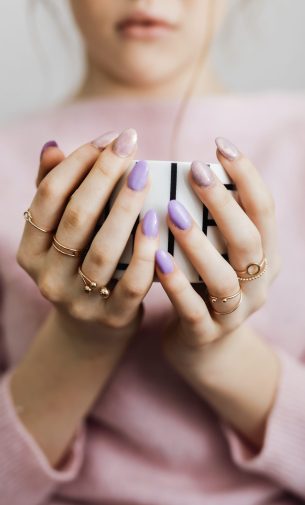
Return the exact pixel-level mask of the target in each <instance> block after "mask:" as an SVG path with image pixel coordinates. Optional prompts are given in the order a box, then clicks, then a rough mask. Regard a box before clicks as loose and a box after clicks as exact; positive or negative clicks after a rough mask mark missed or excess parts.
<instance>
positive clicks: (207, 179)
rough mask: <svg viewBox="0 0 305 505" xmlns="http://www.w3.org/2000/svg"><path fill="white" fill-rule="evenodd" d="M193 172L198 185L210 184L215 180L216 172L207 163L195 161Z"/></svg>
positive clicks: (192, 167) (192, 165)
mask: <svg viewBox="0 0 305 505" xmlns="http://www.w3.org/2000/svg"><path fill="white" fill-rule="evenodd" d="M191 172H192V178H193V180H194V181H195V182H196V184H198V186H210V185H211V184H212V182H213V180H214V174H213V172H212V170H211V168H210V167H209V165H207V163H202V162H201V161H193V163H192V164H191Z"/></svg>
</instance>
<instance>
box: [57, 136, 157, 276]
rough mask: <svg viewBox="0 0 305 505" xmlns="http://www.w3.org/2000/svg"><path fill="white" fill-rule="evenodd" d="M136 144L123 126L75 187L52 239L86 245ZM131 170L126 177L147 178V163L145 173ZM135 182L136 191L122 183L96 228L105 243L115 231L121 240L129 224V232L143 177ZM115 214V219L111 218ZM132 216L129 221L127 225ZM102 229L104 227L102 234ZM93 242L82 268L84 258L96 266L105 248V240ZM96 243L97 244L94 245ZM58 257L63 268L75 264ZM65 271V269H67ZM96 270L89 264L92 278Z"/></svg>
mask: <svg viewBox="0 0 305 505" xmlns="http://www.w3.org/2000/svg"><path fill="white" fill-rule="evenodd" d="M122 144H123V145H124V147H125V151H124V155H123V154H122V152H121V150H120V149H121V147H120V146H121V145H122ZM136 146H137V133H136V131H135V130H133V129H128V130H125V131H124V132H123V133H122V134H121V135H120V136H119V137H118V139H117V140H116V141H115V142H114V143H113V144H112V145H111V146H109V147H108V148H106V149H105V150H104V151H103V153H101V154H100V156H99V158H98V160H97V162H96V163H95V165H94V166H93V168H92V170H91V171H90V173H89V174H88V176H87V177H86V178H85V179H84V181H83V182H82V184H81V185H80V186H79V188H78V189H77V190H76V191H75V192H74V194H73V196H72V198H71V199H70V201H69V203H68V205H67V207H66V209H65V211H64V214H63V216H62V219H61V221H60V223H59V226H58V229H57V232H56V239H57V240H58V241H59V242H60V243H61V244H63V245H64V246H66V247H69V248H71V249H76V250H83V249H84V248H85V247H87V246H88V243H89V242H90V241H91V238H92V234H93V232H94V231H95V228H96V225H97V221H98V219H99V218H100V216H101V214H102V211H103V209H104V207H105V206H106V203H107V202H108V200H109V198H110V195H111V193H112V191H113V189H114V187H115V185H116V183H117V182H118V180H119V179H120V177H121V176H122V175H123V174H124V172H126V170H127V169H128V167H129V166H130V164H131V163H132V157H133V155H134V153H135V150H136ZM134 170H135V172H134V171H132V173H131V174H130V176H129V178H128V181H132V179H133V177H137V176H139V178H140V179H141V175H142V177H144V178H145V176H146V179H147V176H148V166H147V164H145V170H144V172H145V174H143V173H142V174H138V171H137V170H136V167H135V168H134ZM139 182H142V183H143V187H141V188H139V194H138V195H136V192H137V191H134V190H133V189H132V188H131V187H128V186H127V183H125V185H124V189H123V190H122V191H121V193H120V198H119V199H118V202H115V204H114V206H113V209H112V211H111V213H110V214H111V216H110V214H109V216H108V218H107V219H106V222H105V224H104V225H103V227H102V229H101V232H99V233H100V235H99V236H100V237H101V239H102V240H105V241H107V243H109V240H110V241H111V242H112V237H113V236H114V235H115V236H116V239H117V240H118V243H119V244H121V243H122V240H120V236H119V234H122V237H124V236H126V234H127V233H128V231H127V229H128V230H129V227H131V229H130V231H129V233H131V230H132V227H133V225H134V223H135V221H136V218H137V215H138V214H139V212H140V210H141V206H142V205H143V200H144V195H142V193H141V190H142V189H144V185H145V184H146V182H147V180H145V181H144V180H143V179H141V181H139ZM144 182H145V184H144ZM131 185H132V184H131ZM135 189H136V188H135ZM135 213H137V214H135ZM116 215H117V219H119V221H115V216H116ZM113 217H114V218H113ZM132 220H133V223H132V225H131V221H132ZM113 221H114V222H113ZM125 221H126V226H127V229H126V230H122V228H123V227H122V223H124V222H125ZM117 225H118V226H119V232H118V230H117ZM102 230H105V231H106V233H107V236H106V237H105V233H103V231H102ZM127 238H128V237H127ZM96 244H97V242H96V238H95V239H94V241H93V243H92V244H91V247H90V250H89V253H88V254H87V256H86V258H85V261H84V267H85V268H86V267H87V263H88V262H89V263H95V262H96V261H97V262H98V264H99V266H100V261H99V259H97V258H98V257H100V253H101V250H105V244H104V243H102V244H101V249H96V248H95V246H96ZM99 245H100V244H98V246H99ZM53 249H54V248H53ZM55 254H56V255H57V251H56V250H55V249H54V250H51V251H50V258H53V257H54V255H55ZM88 255H89V257H90V256H91V259H88ZM109 260H111V254H110V256H109V258H108V259H107V261H108V263H109ZM59 261H60V262H61V264H63V265H64V268H65V269H66V268H69V267H68V265H70V271H73V269H75V267H76V266H77V263H76V262H71V258H68V259H67V257H66V256H64V255H60V260H59ZM57 263H58V262H57ZM65 271H66V273H68V271H67V270H65ZM97 273H98V272H96V271H95V270H93V269H92V268H90V271H89V270H88V275H89V277H90V276H91V275H93V278H95V277H96V274H97Z"/></svg>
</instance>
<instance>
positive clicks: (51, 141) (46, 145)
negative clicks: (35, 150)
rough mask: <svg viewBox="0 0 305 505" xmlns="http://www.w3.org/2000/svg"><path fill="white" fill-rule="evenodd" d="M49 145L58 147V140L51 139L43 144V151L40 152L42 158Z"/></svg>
mask: <svg viewBox="0 0 305 505" xmlns="http://www.w3.org/2000/svg"><path fill="white" fill-rule="evenodd" d="M49 147H58V144H57V142H56V141H55V140H49V141H48V142H46V143H45V144H44V145H43V146H42V149H41V153H40V159H41V158H42V156H43V153H44V152H45V150H46V149H48V148H49Z"/></svg>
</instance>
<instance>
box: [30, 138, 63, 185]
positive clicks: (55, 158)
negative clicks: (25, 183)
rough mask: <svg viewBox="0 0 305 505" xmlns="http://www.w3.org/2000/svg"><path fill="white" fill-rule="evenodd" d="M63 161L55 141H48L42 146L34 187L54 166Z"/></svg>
mask: <svg viewBox="0 0 305 505" xmlns="http://www.w3.org/2000/svg"><path fill="white" fill-rule="evenodd" d="M64 159H65V155H64V153H63V152H62V151H61V150H60V149H59V147H58V145H57V142H55V140H50V141H49V142H46V144H44V146H43V148H42V150H41V153H40V163H39V170H38V175H37V178H36V187H38V186H39V184H40V183H41V181H42V179H44V177H45V176H46V175H47V174H48V173H49V172H50V171H51V170H53V168H54V167H56V165H58V164H59V163H61V162H62V161H63V160H64Z"/></svg>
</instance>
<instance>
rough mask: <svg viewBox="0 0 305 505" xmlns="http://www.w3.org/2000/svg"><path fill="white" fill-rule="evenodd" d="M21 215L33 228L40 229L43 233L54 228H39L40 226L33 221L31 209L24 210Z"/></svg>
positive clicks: (50, 231) (51, 231)
mask: <svg viewBox="0 0 305 505" xmlns="http://www.w3.org/2000/svg"><path fill="white" fill-rule="evenodd" d="M23 217H24V219H25V220H26V221H27V222H28V223H30V224H31V225H32V226H34V228H36V229H37V230H40V231H43V233H53V231H54V230H45V229H44V228H41V227H40V226H38V225H37V224H36V223H34V221H33V216H32V213H31V210H30V209H28V210H26V211H25V212H24V213H23Z"/></svg>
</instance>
